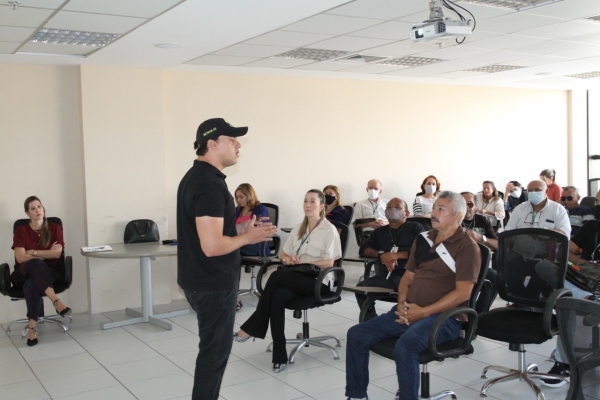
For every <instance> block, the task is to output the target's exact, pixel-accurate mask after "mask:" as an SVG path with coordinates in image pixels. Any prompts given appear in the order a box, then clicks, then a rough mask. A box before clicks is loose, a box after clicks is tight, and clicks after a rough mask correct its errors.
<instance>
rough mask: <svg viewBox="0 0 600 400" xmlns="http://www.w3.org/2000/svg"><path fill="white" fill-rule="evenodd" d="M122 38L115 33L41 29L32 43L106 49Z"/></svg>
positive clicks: (34, 36)
mask: <svg viewBox="0 0 600 400" xmlns="http://www.w3.org/2000/svg"><path fill="white" fill-rule="evenodd" d="M119 37H121V35H117V34H114V33H100V32H82V31H67V30H63V29H40V30H39V31H37V32H36V33H35V35H33V37H32V38H31V40H30V42H31V43H43V44H71V45H75V46H89V47H104V46H106V45H108V44H110V43H112V42H113V41H115V40H116V39H118V38H119Z"/></svg>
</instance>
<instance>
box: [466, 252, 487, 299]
mask: <svg viewBox="0 0 600 400" xmlns="http://www.w3.org/2000/svg"><path fill="white" fill-rule="evenodd" d="M477 245H478V246H479V252H480V253H481V267H480V269H479V275H478V276H477V282H476V283H475V286H473V290H472V291H471V297H469V301H468V302H467V307H470V308H472V309H475V304H476V303H477V298H478V297H479V295H480V294H482V295H486V296H487V295H489V293H481V289H482V288H483V284H484V282H485V276H486V275H487V271H488V269H489V267H490V260H491V258H492V251H491V250H490V248H489V247H487V246H485V245H483V244H481V243H477Z"/></svg>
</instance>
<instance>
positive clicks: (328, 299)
mask: <svg viewBox="0 0 600 400" xmlns="http://www.w3.org/2000/svg"><path fill="white" fill-rule="evenodd" d="M331 272H333V273H334V274H335V275H336V276H337V286H336V288H335V292H329V293H327V295H325V296H323V294H322V293H321V285H322V284H323V280H324V279H325V276H326V275H327V274H329V273H331ZM345 277H346V273H345V272H344V269H343V268H342V267H331V268H323V269H321V272H319V276H317V280H316V283H315V298H316V299H317V301H318V302H320V303H323V304H328V303H333V302H334V301H335V300H337V299H338V298H339V297H340V294H341V293H342V286H343V285H344V279H345Z"/></svg>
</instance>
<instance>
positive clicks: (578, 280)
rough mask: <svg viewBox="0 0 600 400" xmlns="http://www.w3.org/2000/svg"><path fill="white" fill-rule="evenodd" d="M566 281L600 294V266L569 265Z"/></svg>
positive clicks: (592, 264)
mask: <svg viewBox="0 0 600 400" xmlns="http://www.w3.org/2000/svg"><path fill="white" fill-rule="evenodd" d="M566 280H568V281H569V282H571V283H572V284H573V285H575V286H577V287H578V288H579V289H582V290H585V291H587V292H590V293H593V294H600V266H599V265H598V264H594V263H585V264H580V265H569V266H568V267H567V276H566Z"/></svg>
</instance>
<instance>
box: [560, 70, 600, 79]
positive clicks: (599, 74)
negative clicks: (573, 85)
mask: <svg viewBox="0 0 600 400" xmlns="http://www.w3.org/2000/svg"><path fill="white" fill-rule="evenodd" d="M567 76H568V77H569V78H579V79H590V78H600V71H590V72H582V73H581V74H573V75H567Z"/></svg>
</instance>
